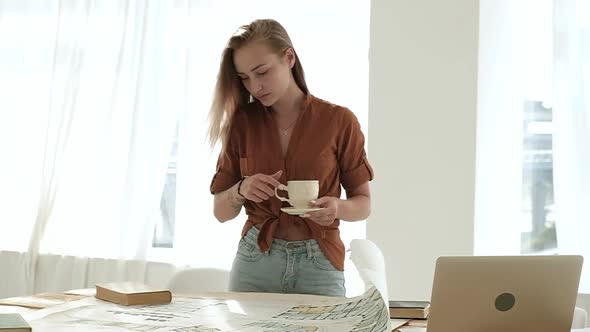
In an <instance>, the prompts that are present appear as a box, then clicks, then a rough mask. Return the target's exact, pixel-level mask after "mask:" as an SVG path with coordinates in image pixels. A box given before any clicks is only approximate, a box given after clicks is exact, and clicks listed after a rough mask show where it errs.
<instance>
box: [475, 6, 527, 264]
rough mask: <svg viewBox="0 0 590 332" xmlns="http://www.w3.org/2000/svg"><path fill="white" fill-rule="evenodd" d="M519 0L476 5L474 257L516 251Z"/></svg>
mask: <svg viewBox="0 0 590 332" xmlns="http://www.w3.org/2000/svg"><path fill="white" fill-rule="evenodd" d="M519 3H520V1H511V0H481V1H480V42H479V73H478V105H477V107H478V110H477V112H478V113H477V153H476V186H475V234H474V236H475V239H474V246H475V248H474V253H475V254H477V255H491V254H518V253H520V229H519V223H520V219H521V212H520V211H521V203H520V202H521V186H522V185H521V184H522V159H521V158H522V157H521V156H522V107H523V99H524V86H525V84H524V82H523V77H524V76H523V73H524V72H523V67H522V64H523V52H524V48H523V47H522V45H523V43H522V41H523V26H522V24H521V22H522V10H521V8H520V7H519V6H518V5H519Z"/></svg>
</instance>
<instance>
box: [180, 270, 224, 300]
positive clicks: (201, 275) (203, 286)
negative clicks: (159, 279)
mask: <svg viewBox="0 0 590 332" xmlns="http://www.w3.org/2000/svg"><path fill="white" fill-rule="evenodd" d="M228 288H229V271H226V270H220V269H212V268H184V269H180V270H178V271H177V272H176V273H174V275H172V278H170V282H169V283H168V289H170V291H172V292H173V293H179V294H191V293H203V292H227V291H228Z"/></svg>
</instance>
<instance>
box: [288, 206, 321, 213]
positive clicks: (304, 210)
mask: <svg viewBox="0 0 590 332" xmlns="http://www.w3.org/2000/svg"><path fill="white" fill-rule="evenodd" d="M321 209H323V208H309V209H297V208H294V207H284V208H281V211H283V212H285V213H288V214H292V215H302V214H305V213H307V212H314V211H319V210H321Z"/></svg>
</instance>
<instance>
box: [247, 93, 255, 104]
mask: <svg viewBox="0 0 590 332" xmlns="http://www.w3.org/2000/svg"><path fill="white" fill-rule="evenodd" d="M253 102H254V97H253V96H252V95H250V100H249V101H248V103H250V104H252V103H253Z"/></svg>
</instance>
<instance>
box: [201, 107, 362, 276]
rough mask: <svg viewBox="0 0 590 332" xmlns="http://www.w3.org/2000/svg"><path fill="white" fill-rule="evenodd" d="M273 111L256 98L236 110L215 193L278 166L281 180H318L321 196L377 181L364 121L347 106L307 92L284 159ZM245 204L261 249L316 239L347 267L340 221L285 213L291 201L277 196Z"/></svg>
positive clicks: (337, 262) (248, 223) (340, 265)
mask: <svg viewBox="0 0 590 332" xmlns="http://www.w3.org/2000/svg"><path fill="white" fill-rule="evenodd" d="M271 112H272V111H271V109H267V108H265V107H264V106H263V105H261V104H260V103H258V102H255V103H251V104H249V105H247V106H246V107H245V108H243V109H240V110H238V111H236V113H235V115H234V119H233V121H232V126H231V128H230V137H229V140H228V143H227V144H228V145H227V148H226V149H225V151H224V152H222V154H221V155H220V156H219V160H218V162H217V172H216V173H215V176H214V177H213V180H212V182H211V188H210V189H211V193H213V194H215V193H218V192H222V191H225V190H227V189H228V188H230V187H231V186H233V185H234V184H236V182H238V181H239V180H240V179H241V178H242V177H243V176H250V175H254V174H257V173H263V174H274V173H276V172H277V171H279V170H283V174H282V176H281V178H280V179H279V181H280V182H281V183H284V184H286V182H287V181H290V180H319V197H323V196H333V197H340V193H341V191H340V186H341V185H342V187H344V189H345V190H353V189H356V188H357V187H358V186H360V185H362V184H364V183H365V182H367V181H370V180H372V179H373V170H372V168H371V166H370V165H369V162H368V160H367V157H366V153H365V149H364V142H365V139H364V136H363V133H362V132H361V128H360V124H359V123H358V120H357V118H356V117H355V115H354V114H353V113H352V112H351V111H350V110H348V109H347V108H344V107H341V106H337V105H334V104H331V103H329V102H326V101H324V100H321V99H319V98H316V97H314V96H312V95H307V96H306V98H305V100H304V102H303V105H302V109H301V113H300V114H299V119H298V120H297V122H296V124H295V126H294V128H293V131H292V133H291V138H290V140H289V146H288V149H287V154H286V156H285V158H283V153H282V150H281V144H280V139H279V131H278V127H277V125H276V122H275V120H274V118H273V116H272V114H271ZM284 204H285V205H284ZM244 206H245V208H246V214H247V215H248V220H247V221H246V224H245V225H244V228H243V231H242V235H245V234H246V232H247V231H248V230H249V229H250V227H252V226H254V227H256V228H258V229H259V230H260V234H259V237H258V245H259V247H260V250H262V251H267V250H268V249H269V248H270V245H271V244H272V239H273V238H277V239H283V240H287V241H297V240H307V239H315V240H316V241H318V243H319V246H320V248H321V249H322V252H323V253H324V254H325V255H326V257H327V258H328V259H329V260H330V262H331V263H332V264H333V265H334V267H336V268H337V269H339V270H341V271H342V270H344V244H343V243H342V240H341V239H340V232H339V230H338V226H339V225H340V220H338V219H336V220H334V222H333V223H332V224H331V225H329V226H320V225H319V224H317V223H315V222H313V221H312V220H309V219H307V218H301V217H299V216H294V215H289V214H286V213H284V212H282V211H281V210H280V209H281V207H283V206H289V205H288V203H283V202H281V201H280V200H278V199H276V198H275V197H271V198H270V199H268V200H266V201H263V202H261V203H255V202H252V201H246V202H245V203H244Z"/></svg>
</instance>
